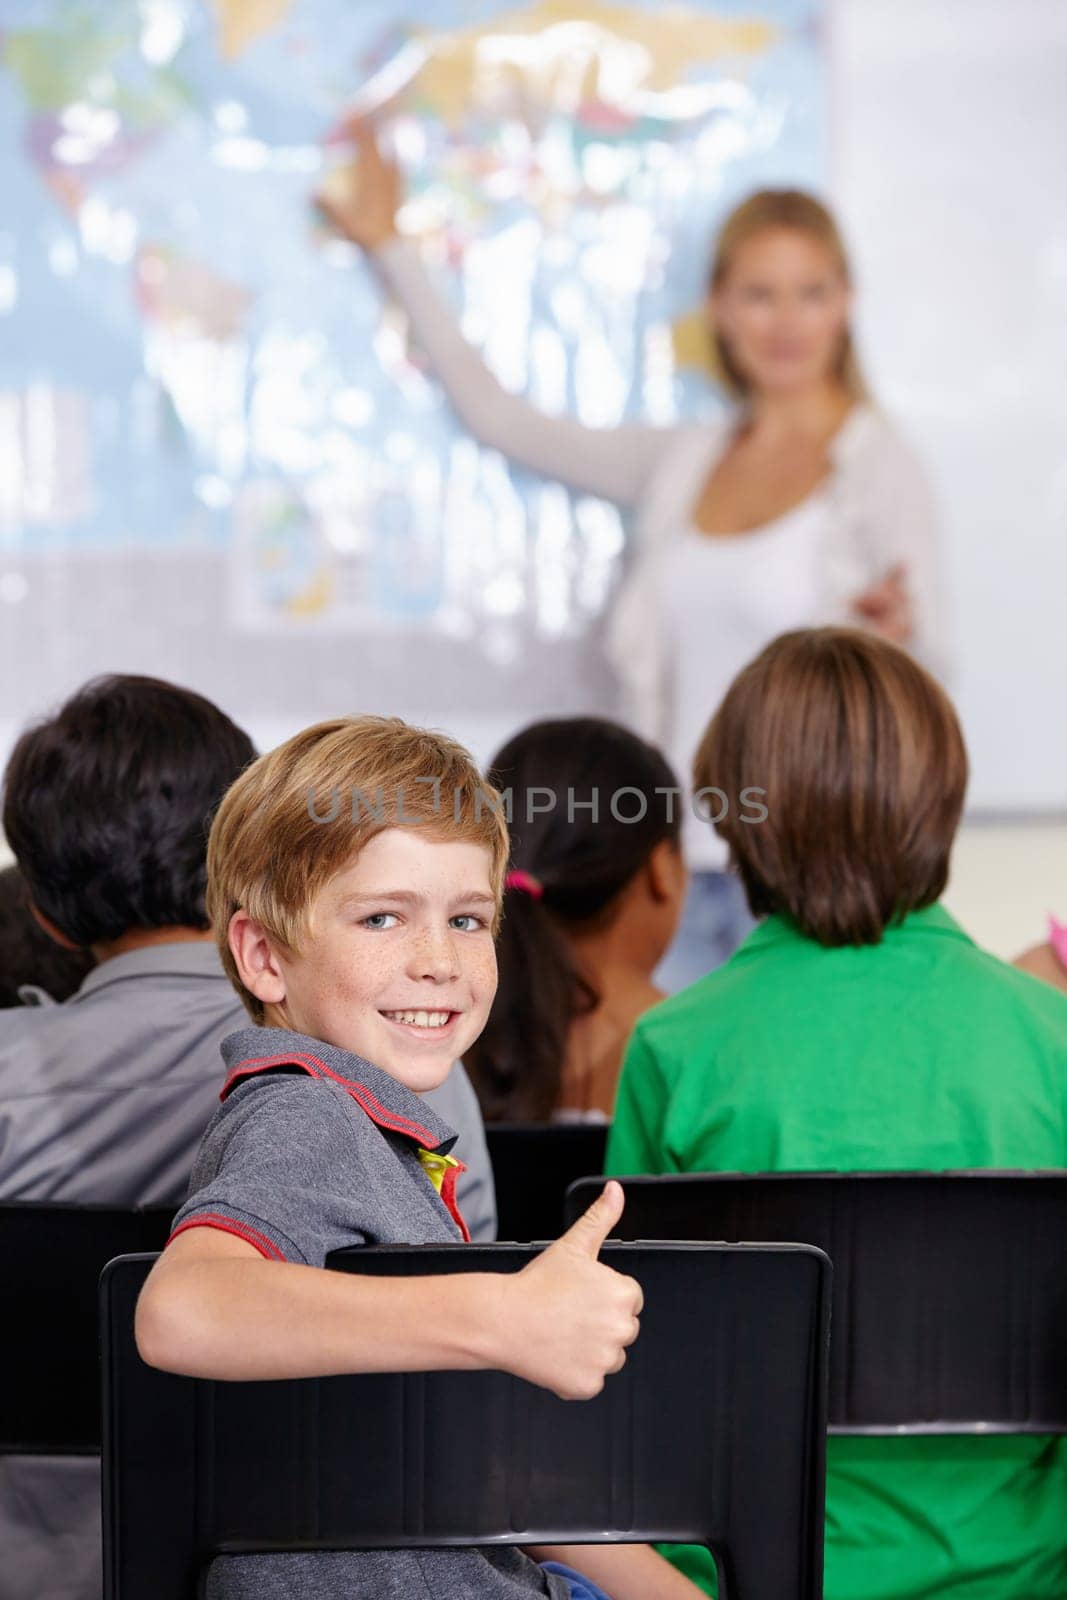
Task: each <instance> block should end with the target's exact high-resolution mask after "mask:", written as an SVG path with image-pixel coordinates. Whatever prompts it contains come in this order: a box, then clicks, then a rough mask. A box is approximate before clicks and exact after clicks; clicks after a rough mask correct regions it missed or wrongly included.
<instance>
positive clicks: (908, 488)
mask: <svg viewBox="0 0 1067 1600" xmlns="http://www.w3.org/2000/svg"><path fill="white" fill-rule="evenodd" d="M374 260H375V264H376V266H377V268H378V271H379V273H380V274H381V276H382V278H383V280H384V282H385V284H386V286H387V287H388V288H389V290H390V291H391V292H392V293H393V294H394V295H395V296H396V298H397V299H398V300H399V302H400V304H401V306H402V307H403V308H404V310H405V311H406V312H407V314H408V317H409V318H410V320H411V326H412V330H413V332H414V334H415V336H416V338H417V340H418V342H419V345H420V346H421V348H422V349H423V350H424V351H425V353H426V355H427V356H428V358H429V360H430V361H431V363H432V364H433V366H434V368H435V369H436V372H437V374H438V376H439V377H440V379H441V382H442V383H443V384H444V387H445V389H446V391H447V393H448V395H449V398H450V399H451V401H452V403H453V405H454V406H455V408H456V411H457V412H458V414H459V416H460V418H461V419H462V421H463V422H464V423H465V424H466V426H467V427H468V428H469V429H470V431H471V433H472V434H473V435H474V437H475V438H476V439H478V440H480V441H481V443H482V444H484V445H487V446H489V447H490V448H491V449H494V450H499V451H501V452H502V453H503V454H504V455H506V456H508V457H510V458H511V460H513V461H515V462H516V463H517V464H518V465H520V466H523V467H526V468H529V469H530V470H532V471H534V472H541V473H544V474H545V475H546V476H548V477H552V478H555V479H557V480H558V481H559V482H561V483H564V484H566V485H567V486H568V487H569V488H572V489H575V490H579V491H581V492H583V493H586V494H595V495H600V496H602V497H603V498H604V499H606V500H613V501H614V502H615V503H616V504H617V505H619V506H623V507H627V508H631V509H632V510H633V511H634V513H635V523H634V541H633V546H632V549H631V552H630V559H629V564H628V570H627V573H626V575H625V577H624V579H623V581H622V583H621V585H620V587H619V590H618V593H617V595H616V597H615V601H614V605H613V608H612V614H611V617H610V620H609V627H608V633H607V649H608V654H609V657H610V660H611V662H612V665H613V666H614V668H615V670H616V673H617V674H618V678H619V682H620V684H621V687H622V692H623V705H624V714H625V715H626V716H627V717H628V718H629V720H630V722H631V723H632V724H633V726H634V727H635V728H636V729H637V730H638V732H640V733H641V734H642V735H643V736H644V737H645V738H646V739H650V740H652V741H653V742H655V743H657V744H659V745H661V746H663V747H666V746H667V745H668V744H670V743H671V742H672V741H671V735H670V728H671V723H672V706H671V688H670V685H671V683H672V681H673V679H674V673H673V670H672V661H671V653H672V648H673V641H672V640H671V638H670V635H669V634H668V633H667V632H666V631H665V629H664V617H665V611H664V607H663V604H662V600H661V596H662V588H663V584H664V581H665V567H666V564H667V558H668V555H669V553H670V552H671V551H672V549H673V547H674V546H675V544H676V543H677V541H678V540H679V538H680V537H681V536H682V535H684V533H685V531H686V530H687V529H688V528H691V526H692V522H693V510H694V507H695V505H696V502H697V499H698V497H699V495H700V491H701V489H702V488H703V487H704V485H705V483H706V482H707V480H708V477H709V476H710V474H711V472H712V470H713V469H714V467H715V464H716V462H717V461H718V460H719V458H720V457H721V456H722V454H723V452H724V451H725V449H726V447H727V445H728V444H729V442H730V439H731V437H732V435H733V432H734V430H735V428H736V426H737V420H738V419H737V416H736V414H735V413H732V412H727V413H726V415H724V416H723V417H722V418H719V419H717V420H715V421H713V422H710V423H709V422H699V423H680V424H678V425H676V426H674V427H669V428H658V427H652V426H650V425H648V424H646V423H624V424H623V425H622V426H620V427H616V428H590V427H586V426H585V425H584V424H583V423H580V422H576V421H575V420H574V419H573V418H568V417H552V416H547V415H545V414H544V413H543V412H540V411H538V410H536V409H535V408H534V407H533V406H531V405H529V404H528V402H527V401H526V400H524V399H522V398H521V396H518V395H513V394H509V393H508V392H507V390H505V389H504V388H503V387H502V386H501V385H500V384H499V383H498V382H497V380H496V378H494V377H493V375H492V373H491V372H490V371H489V370H488V368H487V367H486V366H485V364H484V362H483V361H482V359H481V357H480V356H479V354H478V353H477V351H476V350H474V349H473V348H472V347H471V346H470V345H469V344H468V343H467V342H466V340H465V339H464V338H463V335H462V333H461V332H460V330H459V327H458V325H457V322H456V319H455V317H454V315H453V314H452V312H451V310H450V309H449V307H448V306H447V305H446V304H445V302H444V301H443V300H442V298H441V296H440V295H439V294H438V292H437V290H436V289H435V287H434V286H433V284H432V283H431V282H430V280H429V278H428V277H427V274H426V272H425V270H424V268H423V265H422V262H421V260H420V258H419V255H418V252H417V250H415V249H414V248H413V247H412V245H410V244H408V243H407V242H406V241H404V240H400V239H394V240H392V241H390V243H389V244H388V245H386V246H385V247H384V248H383V249H381V250H379V251H377V252H376V254H375V257H374ZM830 458H831V463H832V468H831V473H830V477H829V479H828V481H827V483H826V484H825V486H824V488H823V490H822V491H821V493H822V495H823V496H824V497H825V508H824V528H825V536H824V539H823V544H822V551H821V557H820V559H821V562H822V566H821V570H819V572H818V587H819V600H818V605H817V607H816V608H815V609H814V613H813V615H812V616H810V617H809V618H808V619H807V620H809V621H819V622H845V621H850V620H851V621H854V620H855V619H854V618H853V617H852V616H851V605H852V601H853V599H854V598H855V596H856V595H858V594H860V593H861V592H862V591H863V589H865V588H866V587H868V586H869V585H870V584H871V583H873V582H875V581H877V580H878V579H879V578H882V577H884V575H885V574H886V572H887V571H888V570H889V568H890V567H892V566H894V565H895V564H897V563H898V562H902V563H903V564H904V565H905V566H906V568H907V572H908V583H909V586H910V590H911V594H912V597H913V601H914V606H915V613H916V629H915V640H914V643H913V649H914V651H915V653H916V655H918V656H919V657H920V659H921V660H923V661H924V662H925V663H926V664H927V665H928V666H930V667H932V668H933V670H934V671H935V672H942V671H943V667H944V659H945V637H944V635H945V622H944V617H943V607H942V602H941V588H942V585H941V578H940V555H939V549H938V535H937V515H936V510H935V507H934V503H933V499H932V497H931V494H930V490H929V486H928V484H927V480H926V476H925V474H924V472H923V470H922V467H921V465H920V464H919V462H918V461H917V460H916V457H915V455H914V454H913V452H912V450H911V449H910V447H909V446H908V444H907V443H906V442H905V441H904V440H903V439H902V438H901V436H900V434H899V433H898V432H897V431H896V429H895V428H894V427H893V425H892V423H891V422H889V420H888V419H887V418H886V417H885V416H884V415H883V414H882V413H881V412H880V411H878V410H876V409H875V408H874V407H873V406H871V405H866V404H865V405H857V406H856V407H855V408H854V409H853V410H852V411H851V412H850V413H849V416H848V418H847V419H846V421H845V423H844V424H843V426H842V427H841V428H840V429H839V430H838V432H837V434H836V435H835V437H834V438H833V440H832V441H831V443H830ZM744 537H745V538H750V537H751V535H745V536H744ZM723 543H724V544H728V543H730V541H726V540H724V541H723ZM737 601H738V597H737V596H736V595H735V593H734V590H733V588H732V586H731V585H730V584H729V583H727V582H725V581H724V582H723V583H722V584H721V585H720V584H716V586H715V589H714V591H713V592H711V593H709V594H708V596H707V597H706V613H705V614H706V618H707V627H708V631H709V632H717V631H720V630H722V629H723V628H728V627H732V622H731V618H732V613H733V610H734V607H735V605H736V604H737ZM760 642H761V644H762V643H766V642H767V640H766V637H764V638H763V639H761V641H760ZM711 709H712V707H711V705H710V704H709V705H708V714H709V715H710V712H711ZM679 776H680V777H681V776H684V774H680V775H679Z"/></svg>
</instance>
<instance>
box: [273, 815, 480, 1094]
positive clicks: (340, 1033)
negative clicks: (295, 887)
mask: <svg viewBox="0 0 1067 1600" xmlns="http://www.w3.org/2000/svg"><path fill="white" fill-rule="evenodd" d="M491 865H492V862H491V857H490V853H489V851H488V849H486V847H485V846H484V845H479V844H472V843H467V842H465V841H461V840H440V839H434V838H432V837H430V836H428V835H427V834H426V833H425V832H424V831H423V830H422V829H421V828H417V827H399V828H387V829H386V830H385V832H383V833H379V834H378V835H376V837H375V838H373V839H372V840H371V841H370V843H369V844H367V845H365V846H364V848H363V849H362V850H361V851H360V852H359V854H358V856H356V857H355V859H354V860H353V861H351V862H350V863H349V864H348V866H346V867H344V868H342V870H341V871H340V872H339V873H337V875H336V876H335V877H334V878H332V879H331V880H330V882H329V883H327V884H326V886H325V887H324V888H323V889H322V891H321V892H320V893H319V895H318V896H317V898H316V900H315V901H314V904H313V905H312V908H311V918H310V928H309V930H308V933H307V936H306V937H305V939H304V943H303V947H302V949H301V951H300V953H299V955H294V954H292V953H288V954H286V953H282V952H277V953H276V960H277V965H278V967H279V968H280V970H281V975H282V979H283V981H284V985H285V998H284V1000H282V1001H281V1002H280V1003H279V1004H277V1005H276V1006H275V1007H273V1008H272V1009H273V1010H274V1012H275V1014H276V1015H277V1016H278V1018H279V1020H281V1021H283V1022H284V1023H285V1024H286V1025H287V1026H289V1027H291V1028H294V1029H295V1030H296V1031H297V1032H298V1033H306V1034H310V1035H311V1036H312V1038H316V1039H323V1040H325V1041H326V1042H327V1043H328V1044H334V1045H339V1046H340V1047H341V1048H342V1049H344V1050H350V1051H352V1052H353V1053H354V1054H355V1055H360V1056H363V1057H364V1058H365V1059H366V1060H367V1061H370V1062H372V1063H373V1064H374V1066H376V1067H381V1068H382V1070H383V1071H385V1072H388V1073H389V1074H390V1076H391V1077H394V1078H396V1079H397V1080H398V1081H399V1082H400V1083H403V1084H406V1085H407V1087H408V1088H409V1089H414V1090H415V1091H416V1092H417V1093H418V1092H421V1091H423V1090H426V1089H434V1088H436V1087H437V1085H438V1084H440V1083H443V1082H444V1080H445V1078H446V1077H447V1076H448V1071H449V1068H450V1067H451V1065H452V1063H453V1062H454V1061H457V1060H458V1059H459V1058H460V1057H461V1056H462V1055H463V1053H464V1051H465V1050H466V1049H467V1047H468V1046H469V1045H471V1044H472V1043H473V1042H474V1040H475V1039H476V1038H477V1037H478V1035H479V1034H480V1033H481V1031H482V1029H483V1028H484V1026H485V1022H486V1018H487V1017H488V1015H489V1007H490V1005H491V1004H492V1000H493V995H494V993H495V991H496V981H497V973H496V952H495V950H494V947H493V934H492V924H493V916H494V912H495V910H496V902H495V900H494V897H493V890H492V883H491V879H490V870H491Z"/></svg>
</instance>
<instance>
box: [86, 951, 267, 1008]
mask: <svg viewBox="0 0 1067 1600" xmlns="http://www.w3.org/2000/svg"><path fill="white" fill-rule="evenodd" d="M163 974H168V975H174V976H177V977H183V978H184V977H194V978H221V979H222V981H223V982H224V983H229V981H230V980H229V979H228V978H227V976H226V974H225V972H224V971H223V969H222V962H221V961H220V960H219V953H218V950H217V948H216V946H215V941H214V939H175V940H173V941H169V942H167V943H165V944H150V945H145V946H143V947H142V948H141V949H140V950H126V951H124V952H123V953H122V955H120V956H109V957H108V959H107V960H106V961H101V962H100V963H99V965H98V966H95V967H94V968H93V970H92V971H91V972H87V973H86V975H85V977H84V978H83V979H82V981H81V983H80V984H79V986H78V988H77V989H76V990H75V992H74V994H72V995H71V997H70V1001H68V1002H67V1003H68V1004H71V1003H73V1002H76V1001H78V1000H80V999H82V997H83V996H85V995H89V994H95V993H96V991H97V990H98V989H103V988H106V987H107V985H108V984H111V983H124V982H125V981H126V979H127V978H158V977H160V976H161V975H163ZM235 998H236V997H235Z"/></svg>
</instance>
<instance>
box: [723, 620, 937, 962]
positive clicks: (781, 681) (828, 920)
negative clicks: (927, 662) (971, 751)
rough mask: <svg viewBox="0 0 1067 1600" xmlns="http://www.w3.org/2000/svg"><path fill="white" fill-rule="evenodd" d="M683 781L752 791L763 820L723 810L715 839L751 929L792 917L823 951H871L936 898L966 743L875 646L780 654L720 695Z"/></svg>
mask: <svg viewBox="0 0 1067 1600" xmlns="http://www.w3.org/2000/svg"><path fill="white" fill-rule="evenodd" d="M693 774H694V779H695V781H696V784H697V786H698V788H702V787H704V786H709V787H711V786H714V787H716V788H719V789H722V790H723V791H724V792H725V793H726V794H728V795H731V796H732V795H741V793H742V790H744V789H746V788H748V789H749V792H751V790H752V789H754V788H758V789H759V790H760V791H762V794H763V802H762V804H763V807H764V808H765V810H766V813H767V815H766V816H765V818H763V820H754V819H751V820H745V819H744V816H743V814H742V811H739V810H735V809H733V808H731V810H730V811H729V812H728V813H727V814H726V816H725V817H724V818H723V819H722V820H721V821H720V822H717V823H716V825H715V827H716V831H717V833H718V834H719V835H720V837H721V838H723V839H725V840H726V842H727V843H728V845H729V846H730V854H731V858H732V861H733V863H734V865H735V866H736V867H737V870H738V871H739V873H740V875H741V879H742V882H743V883H744V886H745V893H746V895H747V896H748V903H749V905H750V907H751V909H752V912H753V914H754V915H755V916H762V915H764V914H767V913H771V912H777V913H779V914H780V915H783V916H786V917H789V918H790V919H791V920H792V921H793V922H795V923H796V925H797V927H798V928H799V929H800V931H801V932H802V933H803V934H805V935H806V936H807V937H808V938H811V939H816V940H817V941H818V942H819V943H820V944H823V945H845V944H856V945H860V944H877V943H878V942H879V940H880V939H881V937H882V933H883V931H884V930H885V928H886V927H887V925H888V924H889V923H890V922H892V921H893V920H894V919H896V918H899V917H902V916H904V915H905V914H906V913H907V912H909V911H917V910H919V909H921V908H922V907H923V906H928V905H931V904H932V903H933V902H934V901H935V900H937V899H938V897H939V896H940V895H941V893H942V892H943V890H944V887H945V884H946V882H947V880H948V866H949V852H950V850H951V847H952V840H953V837H954V835H955V832H956V828H957V826H958V824H959V819H960V813H961V811H962V809H963V796H964V791H965V789H966V787H967V753H966V750H965V748H964V743H963V735H962V733H961V732H960V725H959V722H958V721H957V718H956V713H955V711H954V709H953V706H952V703H951V701H950V700H949V698H948V696H947V695H946V694H945V692H944V690H943V689H942V688H941V687H940V685H938V684H937V683H935V681H934V679H933V678H932V677H931V676H930V674H929V673H928V672H926V671H924V670H923V668H922V667H920V666H919V664H918V662H917V661H915V660H914V659H913V657H911V656H910V655H908V654H907V652H906V651H904V650H901V649H899V648H898V647H897V646H896V645H892V644H889V643H887V642H886V640H884V639H879V638H877V637H875V636H874V635H872V634H868V633H862V632H860V631H859V630H857V629H852V628H811V629H804V630H801V631H798V632H796V633H786V634H783V635H782V636H781V637H780V638H778V639H775V640H774V641H773V642H772V643H771V644H769V645H768V646H767V648H766V649H765V650H764V651H763V652H762V653H761V654H760V655H758V656H757V657H756V659H755V660H754V661H752V662H751V663H750V664H749V665H748V666H747V667H745V668H744V669H743V671H741V672H740V673H739V674H738V676H737V677H736V678H735V679H734V681H733V683H732V684H731V685H730V688H729V689H728V691H727V693H726V698H725V699H724V700H723V702H722V705H721V706H720V708H719V710H718V711H717V712H716V714H715V716H714V717H713V718H712V720H711V724H710V726H709V727H708V729H707V732H706V733H705V735H704V738H703V740H702V741H701V745H700V749H699V750H698V751H697V755H696V759H695V761H694V763H693ZM742 798H745V797H744V796H742ZM746 804H752V802H750V801H747V800H746Z"/></svg>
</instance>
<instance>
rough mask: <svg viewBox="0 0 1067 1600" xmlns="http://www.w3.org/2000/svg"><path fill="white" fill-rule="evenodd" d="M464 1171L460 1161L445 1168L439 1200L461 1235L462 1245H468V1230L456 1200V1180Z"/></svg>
mask: <svg viewBox="0 0 1067 1600" xmlns="http://www.w3.org/2000/svg"><path fill="white" fill-rule="evenodd" d="M466 1170H467V1169H466V1167H465V1166H464V1165H463V1162H462V1161H457V1162H456V1164H455V1166H454V1167H446V1168H445V1174H444V1177H443V1178H442V1180H441V1199H442V1200H443V1201H444V1203H445V1210H446V1211H447V1212H448V1214H449V1216H450V1217H451V1218H452V1221H453V1222H454V1223H456V1224H457V1226H458V1228H459V1231H460V1233H461V1234H462V1235H463V1243H464V1244H470V1242H471V1234H470V1229H469V1228H468V1227H467V1224H466V1223H465V1222H464V1220H463V1216H462V1214H461V1212H460V1209H459V1202H458V1201H457V1199H456V1179H457V1178H458V1177H459V1175H460V1173H461V1172H466Z"/></svg>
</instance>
